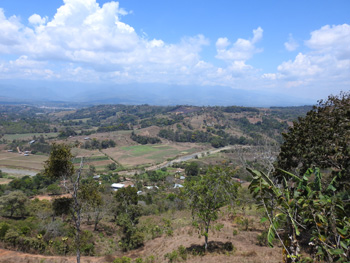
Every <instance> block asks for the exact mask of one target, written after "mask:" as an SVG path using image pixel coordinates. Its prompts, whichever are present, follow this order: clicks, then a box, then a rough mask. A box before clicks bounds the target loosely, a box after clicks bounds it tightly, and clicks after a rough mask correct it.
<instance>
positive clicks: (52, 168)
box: [45, 143, 84, 263]
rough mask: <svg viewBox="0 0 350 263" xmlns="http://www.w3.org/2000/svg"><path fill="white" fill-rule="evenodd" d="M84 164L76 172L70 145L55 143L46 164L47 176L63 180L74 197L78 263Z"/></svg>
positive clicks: (78, 259)
mask: <svg viewBox="0 0 350 263" xmlns="http://www.w3.org/2000/svg"><path fill="white" fill-rule="evenodd" d="M83 166H84V163H83V158H81V161H80V167H79V169H78V170H77V171H75V169H74V166H73V155H72V153H71V150H70V148H69V146H68V145H65V144H56V143H54V144H53V145H52V147H51V152H50V156H49V159H48V160H47V161H46V162H45V174H46V175H47V176H48V177H50V178H55V179H61V180H63V182H64V188H65V189H66V191H67V192H68V193H69V194H70V195H71V196H72V199H73V202H72V204H71V215H72V218H73V221H74V228H75V245H76V247H77V263H80V247H81V246H80V245H81V244H80V241H81V240H80V239H81V226H80V225H81V209H82V202H81V200H80V199H79V196H78V193H79V187H80V179H81V176H82V169H83Z"/></svg>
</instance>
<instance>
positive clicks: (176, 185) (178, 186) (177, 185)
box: [174, 184, 184, 188]
mask: <svg viewBox="0 0 350 263" xmlns="http://www.w3.org/2000/svg"><path fill="white" fill-rule="evenodd" d="M182 187H184V186H183V185H182V184H175V185H174V188H182Z"/></svg>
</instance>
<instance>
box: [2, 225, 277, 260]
mask: <svg viewBox="0 0 350 263" xmlns="http://www.w3.org/2000/svg"><path fill="white" fill-rule="evenodd" d="M220 223H222V224H223V225H224V227H223V229H222V230H221V231H219V232H218V231H215V232H210V233H209V242H214V243H216V244H219V243H225V242H232V244H233V246H234V248H235V249H234V251H233V252H222V251H214V252H210V253H207V254H206V255H204V256H193V255H189V256H188V259H187V261H186V262H190V263H201V262H206V263H225V262H234V263H235V262H236V263H242V262H246V263H248V262H249V263H250V262H251V263H266V262H269V263H279V262H282V249H281V248H279V247H275V248H268V247H262V246H259V245H257V235H258V234H260V231H258V230H256V229H255V225H254V224H253V225H252V228H251V229H250V231H240V230H238V234H237V235H233V229H238V228H237V225H235V224H233V223H232V220H231V219H229V218H226V219H225V220H220ZM203 243H204V239H203V237H200V236H199V235H198V232H197V230H195V229H193V228H192V227H190V226H184V227H181V228H178V229H175V230H174V234H173V236H165V235H163V236H161V237H158V238H155V239H153V240H150V241H147V242H146V243H145V246H144V247H142V248H139V249H136V250H133V251H129V252H127V253H122V252H116V253H115V254H114V255H111V256H104V257H83V258H82V260H81V262H86V263H106V262H112V261H113V259H114V258H116V257H122V256H127V257H131V258H133V259H135V258H140V257H141V258H144V259H145V258H147V257H150V256H154V257H155V262H168V260H167V259H166V258H165V257H164V256H165V255H166V254H167V253H170V252H172V251H174V250H176V249H177V248H178V247H179V246H180V245H183V246H184V247H185V248H191V247H196V246H201V245H203ZM43 262H45V263H73V262H75V257H74V256H69V257H63V256H43V255H32V254H26V253H21V252H16V251H10V250H5V249H0V263H43Z"/></svg>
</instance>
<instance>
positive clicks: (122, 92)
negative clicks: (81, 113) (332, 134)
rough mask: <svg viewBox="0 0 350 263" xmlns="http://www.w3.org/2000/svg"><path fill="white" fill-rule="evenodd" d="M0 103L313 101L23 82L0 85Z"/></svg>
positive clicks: (220, 91) (208, 90) (210, 89)
mask: <svg viewBox="0 0 350 263" xmlns="http://www.w3.org/2000/svg"><path fill="white" fill-rule="evenodd" d="M0 94H1V97H0V102H2V103H8V102H23V103H34V102H50V101H56V102H57V101H61V102H69V103H88V104H150V105H184V104H187V105H196V106H208V105H211V106H214V105H218V106H225V105H237V106H252V107H254V106H255V107H269V106H301V105H311V104H315V102H316V101H315V100H312V99H305V98H298V97H291V96H285V95H282V94H277V93H271V92H263V91H249V90H248V91H247V90H240V89H232V88H229V87H222V86H178V85H162V84H125V85H113V86H112V85H99V86H95V85H88V84H87V85H82V84H76V83H68V82H56V83H50V82H36V81H23V82H22V83H20V84H13V83H7V84H2V85H0Z"/></svg>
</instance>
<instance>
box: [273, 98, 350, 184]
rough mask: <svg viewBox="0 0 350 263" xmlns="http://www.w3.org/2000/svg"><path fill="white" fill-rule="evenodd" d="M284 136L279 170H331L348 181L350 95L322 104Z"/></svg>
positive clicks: (349, 166) (349, 170) (296, 171)
mask: <svg viewBox="0 0 350 263" xmlns="http://www.w3.org/2000/svg"><path fill="white" fill-rule="evenodd" d="M283 136H284V143H283V144H282V146H281V152H280V154H279V156H278V162H277V167H279V168H282V169H284V170H287V171H291V172H294V173H296V174H304V173H305V172H306V171H307V169H308V168H310V167H315V166H317V167H320V168H323V169H325V168H328V169H331V170H332V171H333V173H338V172H341V173H342V175H343V181H345V180H344V179H346V178H349V176H350V144H349V142H350V93H341V94H340V95H338V96H329V97H328V100H326V101H322V100H321V101H319V104H318V105H317V106H315V107H314V108H313V109H312V110H311V111H309V112H308V113H307V115H306V116H305V117H302V118H299V119H298V121H295V122H294V124H293V127H291V128H290V129H289V131H288V132H287V133H285V134H283ZM277 177H278V178H279V179H281V178H282V175H281V174H280V175H277Z"/></svg>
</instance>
